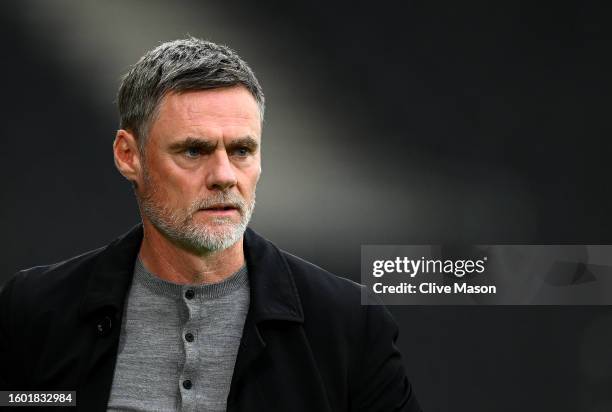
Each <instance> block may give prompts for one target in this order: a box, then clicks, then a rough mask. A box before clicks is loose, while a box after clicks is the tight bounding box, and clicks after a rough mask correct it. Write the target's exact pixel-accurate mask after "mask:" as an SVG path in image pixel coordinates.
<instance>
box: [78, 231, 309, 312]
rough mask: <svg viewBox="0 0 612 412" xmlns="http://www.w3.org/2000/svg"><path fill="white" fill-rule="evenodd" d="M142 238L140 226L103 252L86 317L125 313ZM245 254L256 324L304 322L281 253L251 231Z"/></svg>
mask: <svg viewBox="0 0 612 412" xmlns="http://www.w3.org/2000/svg"><path fill="white" fill-rule="evenodd" d="M142 237H143V229H142V225H141V224H139V225H137V226H135V227H133V228H132V229H131V230H130V231H129V232H127V233H126V234H124V235H123V236H121V237H119V238H118V239H116V240H115V241H113V242H112V243H111V244H109V245H108V246H107V247H106V248H104V249H103V250H102V251H101V252H100V255H99V256H98V258H97V260H96V262H95V265H94V269H93V271H92V273H91V277H90V280H89V284H88V287H87V291H86V293H85V296H84V298H83V301H82V303H81V311H80V315H81V316H82V317H88V316H90V315H92V314H95V313H99V312H100V311H105V310H112V311H114V312H115V314H120V313H121V311H122V310H123V305H124V301H125V298H126V296H127V292H128V289H129V286H130V283H131V281H132V276H133V273H134V263H135V261H136V256H137V254H138V251H139V249H140V244H141V242H142ZM244 254H245V259H246V262H247V269H248V272H249V284H250V289H251V303H250V307H249V315H250V318H251V319H252V320H253V322H254V323H259V322H261V321H264V320H285V321H293V322H300V323H302V322H303V321H304V315H303V311H302V305H301V303H300V299H299V295H298V292H297V288H296V286H295V281H294V279H293V275H292V274H291V270H290V268H289V266H288V264H287V261H286V259H285V257H284V256H283V254H282V253H281V251H280V250H279V249H278V248H277V247H276V246H275V245H274V244H273V243H271V242H270V241H268V240H266V239H264V238H263V237H262V236H260V235H258V234H257V233H256V232H255V231H254V230H252V229H250V228H248V229H247V230H246V232H245V234H244Z"/></svg>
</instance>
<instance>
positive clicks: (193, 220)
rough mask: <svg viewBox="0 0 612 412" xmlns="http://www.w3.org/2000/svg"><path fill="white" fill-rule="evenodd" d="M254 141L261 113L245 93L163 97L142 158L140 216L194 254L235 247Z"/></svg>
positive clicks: (246, 206) (247, 204)
mask: <svg viewBox="0 0 612 412" xmlns="http://www.w3.org/2000/svg"><path fill="white" fill-rule="evenodd" d="M260 142H261V122H260V116H259V108H258V106H257V103H256V102H255V99H254V98H253V96H252V95H251V94H250V93H249V91H248V90H247V89H246V88H244V87H242V86H233V87H225V88H219V89H211V90H203V91H189V92H184V93H180V94H179V93H170V94H168V95H166V96H165V97H164V98H163V99H162V101H161V102H160V106H159V109H158V114H157V116H156V117H155V118H154V120H153V123H152V125H151V127H150V128H149V137H148V140H147V141H146V144H145V153H144V159H142V165H143V167H142V175H141V179H140V183H141V184H140V185H139V187H138V196H139V198H140V206H141V211H142V214H143V219H146V220H148V221H149V222H150V223H151V224H152V225H153V226H155V228H157V230H158V231H159V232H161V233H162V234H163V235H164V236H165V237H166V238H168V239H170V240H172V241H173V242H175V243H178V244H179V245H180V246H181V247H184V248H187V249H189V250H191V251H193V252H196V253H206V252H208V251H215V250H221V249H225V248H227V247H229V246H231V245H233V244H235V243H236V242H237V241H239V240H240V239H241V238H242V235H243V233H244V230H245V229H246V226H247V224H248V222H249V220H250V217H251V213H252V211H253V207H254V205H255V188H256V186H257V181H258V180H259V175H260V173H261V157H260V150H259V149H260Z"/></svg>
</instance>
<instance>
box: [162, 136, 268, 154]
mask: <svg viewBox="0 0 612 412" xmlns="http://www.w3.org/2000/svg"><path fill="white" fill-rule="evenodd" d="M240 147H246V148H247V149H249V150H251V151H252V152H255V151H256V150H257V148H258V147H259V143H257V140H255V139H254V138H252V137H251V136H246V137H240V138H237V139H233V140H231V141H230V142H229V143H228V144H227V145H226V148H227V149H236V148H240ZM190 148H195V149H198V150H200V151H201V152H202V153H212V152H214V151H215V150H216V148H217V142H216V141H215V142H214V143H213V142H212V141H210V140H206V139H203V138H200V137H187V138H185V139H183V140H181V141H179V142H175V143H172V144H171V145H170V147H169V149H170V150H171V151H173V152H181V151H183V150H186V149H190Z"/></svg>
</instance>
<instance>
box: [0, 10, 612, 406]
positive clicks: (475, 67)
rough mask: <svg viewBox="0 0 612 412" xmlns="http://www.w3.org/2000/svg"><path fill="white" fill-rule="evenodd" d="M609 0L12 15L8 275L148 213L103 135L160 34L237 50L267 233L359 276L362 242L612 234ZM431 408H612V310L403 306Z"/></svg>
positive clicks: (404, 345) (3, 214) (3, 75)
mask: <svg viewBox="0 0 612 412" xmlns="http://www.w3.org/2000/svg"><path fill="white" fill-rule="evenodd" d="M608 7H609V6H608V4H606V2H604V1H601V2H585V1H554V2H553V1H551V2H539V1H516V0H514V1H494V2H491V1H475V0H467V1H462V2H459V1H454V0H438V1H406V2H401V3H400V2H390V1H380V0H379V1H376V2H367V3H366V2H346V3H331V4H330V3H329V2H322V1H320V2H317V1H310V2H305V3H301V4H293V2H231V1H226V2H216V1H210V2H204V1H182V2H162V1H152V0H148V1H144V0H141V1H126V0H122V1H119V0H112V1H104V2H101V1H68V0H64V1H42V0H41V1H32V0H24V1H13V2H2V3H0V13H1V16H2V17H1V20H0V33H1V35H2V54H1V62H2V63H1V64H0V79H2V92H3V96H4V97H3V98H2V99H1V100H0V105H1V106H0V107H1V112H2V121H1V122H0V128H1V129H0V133H1V136H2V143H1V145H0V148H1V149H0V153H1V161H0V168H1V172H2V186H3V202H2V206H1V207H0V219H1V221H2V226H3V232H2V259H1V263H0V265H2V270H1V272H0V273H1V274H0V283H2V282H3V281H4V280H5V279H6V278H7V277H8V276H9V275H10V274H12V273H13V272H15V271H17V270H18V269H21V268H25V267H30V266H34V265H39V264H47V263H51V262H55V261H58V260H62V259H64V258H67V257H70V256H73V255H75V254H78V253H81V252H84V251H86V250H89V249H93V248H96V247H98V246H101V245H103V244H105V243H107V242H108V241H110V240H112V239H113V238H115V237H116V236H118V235H119V234H121V233H123V232H125V231H126V230H127V229H128V228H129V227H131V226H132V225H133V224H135V223H137V222H138V219H139V218H138V214H137V210H136V206H135V200H134V197H133V194H132V192H131V189H130V186H129V184H128V183H127V182H126V181H124V180H123V178H122V177H121V176H120V175H119V173H118V172H116V170H115V168H114V165H113V161H112V153H111V144H112V141H113V138H114V133H115V130H116V128H117V113H116V109H115V93H116V90H117V86H118V84H119V79H120V77H121V75H122V74H123V73H124V72H125V71H126V70H127V69H128V67H129V65H130V64H133V63H134V62H135V61H136V60H137V59H138V58H139V57H140V56H141V55H142V54H143V53H144V52H145V51H146V50H148V49H150V48H152V47H154V46H156V45H157V44H159V42H161V41H165V40H170V39H174V38H178V37H184V36H185V35H188V34H190V35H194V36H198V37H203V38H207V39H210V40H213V41H216V42H220V43H225V44H228V45H230V46H231V47H232V48H234V49H236V50H237V51H238V52H239V53H240V54H241V56H242V57H243V58H245V59H246V60H247V61H248V62H249V63H250V64H251V66H252V67H253V68H254V70H255V72H256V73H257V75H258V77H259V78H260V81H261V83H262V85H263V87H264V91H265V93H266V97H267V101H268V110H267V116H266V123H265V128H264V140H263V159H264V160H263V161H264V165H263V176H262V180H261V183H260V187H259V191H258V205H257V208H256V209H257V210H256V213H255V217H254V222H253V227H254V228H255V229H257V230H258V231H259V232H261V233H262V234H263V235H265V236H267V237H268V238H270V239H271V240H273V241H274V242H276V243H277V244H278V245H280V246H281V247H283V248H284V249H286V250H288V251H290V252H292V253H295V254H297V255H300V256H302V257H304V258H306V259H308V260H311V261H313V262H315V263H316V264H318V265H320V266H323V267H325V268H327V269H329V270H330V271H333V272H335V273H337V274H339V275H342V276H345V277H348V278H351V279H353V280H357V281H358V280H359V272H360V270H359V269H360V268H359V262H360V246H361V245H362V244H429V243H433V244H436V243H443V242H466V243H522V244H534V243H542V244H546V243H552V244H562V243H569V244H571V243H577V244H609V243H612V232H611V229H612V216H611V215H610V211H611V210H612V193H611V188H610V184H609V175H610V173H609V167H610V162H609V159H610V154H611V153H612V152H611V149H612V143H611V140H610V135H611V133H610V132H611V131H612V130H611V129H612V127H611V122H610V118H611V116H610V114H609V112H610V108H611V107H610V97H611V92H612V87H611V85H612V76H611V75H610V73H611V69H612V67H611V66H612V65H611V61H610V51H611V42H610V41H611V40H612V33H611V29H610V21H611V19H610V18H611V17H612V14H611V13H610V10H609V9H608ZM390 310H391V311H392V312H393V314H394V315H395V317H396V319H397V321H398V323H399V324H400V330H401V333H400V342H399V345H400V348H401V350H402V352H403V355H404V358H405V364H406V368H407V369H408V371H409V375H410V378H411V380H412V382H413V385H414V389H415V391H416V394H417V396H418V398H419V400H420V402H421V404H422V406H423V407H424V409H425V410H426V411H429V412H438V411H460V412H463V411H466V412H467V411H470V412H477V411H478V412H480V411H482V412H485V411H487V412H489V411H516V410H521V411H572V412H574V411H588V412H603V411H612V353H611V351H610V348H612V309H611V308H610V307H408V306H404V307H399V306H394V307H390Z"/></svg>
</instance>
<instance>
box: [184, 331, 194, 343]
mask: <svg viewBox="0 0 612 412" xmlns="http://www.w3.org/2000/svg"><path fill="white" fill-rule="evenodd" d="M185 340H186V341H187V342H193V333H186V334H185Z"/></svg>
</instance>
